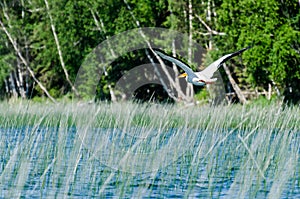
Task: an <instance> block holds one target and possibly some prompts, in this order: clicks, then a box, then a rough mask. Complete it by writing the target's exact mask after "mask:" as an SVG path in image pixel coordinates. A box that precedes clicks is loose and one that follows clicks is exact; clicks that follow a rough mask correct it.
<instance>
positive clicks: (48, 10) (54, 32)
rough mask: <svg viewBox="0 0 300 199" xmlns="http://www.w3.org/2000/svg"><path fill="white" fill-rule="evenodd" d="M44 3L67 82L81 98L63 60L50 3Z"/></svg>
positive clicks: (45, 0)
mask: <svg viewBox="0 0 300 199" xmlns="http://www.w3.org/2000/svg"><path fill="white" fill-rule="evenodd" d="M44 2H45V5H46V10H47V14H48V16H49V19H50V24H51V29H52V33H53V36H54V40H55V43H56V47H57V51H58V55H59V60H60V63H61V67H62V68H63V71H64V73H65V77H66V80H67V82H68V83H69V85H70V86H71V88H72V90H73V91H74V92H75V95H76V96H79V93H78V91H77V89H76V88H75V87H74V85H73V83H72V82H71V80H70V78H69V74H68V71H67V68H66V66H65V62H64V59H63V56H62V51H61V47H60V44H59V40H58V37H57V34H56V30H55V26H54V23H53V19H52V16H51V14H50V9H49V5H48V1H47V0H44Z"/></svg>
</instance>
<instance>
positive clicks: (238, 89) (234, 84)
mask: <svg viewBox="0 0 300 199" xmlns="http://www.w3.org/2000/svg"><path fill="white" fill-rule="evenodd" d="M223 68H224V70H225V72H226V75H227V77H228V79H229V81H230V83H231V85H232V88H233V89H234V91H235V93H236V95H237V97H238V98H239V100H240V102H241V103H242V104H246V103H247V100H246V98H245V96H244V95H243V93H242V91H241V89H240V87H239V86H238V85H237V83H236V82H235V81H234V79H233V78H232V76H231V73H230V70H229V69H228V67H227V65H226V64H225V63H224V64H223Z"/></svg>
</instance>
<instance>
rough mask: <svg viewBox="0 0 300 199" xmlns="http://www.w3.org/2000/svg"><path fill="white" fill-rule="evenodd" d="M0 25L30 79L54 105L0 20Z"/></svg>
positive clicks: (53, 100) (52, 99)
mask: <svg viewBox="0 0 300 199" xmlns="http://www.w3.org/2000/svg"><path fill="white" fill-rule="evenodd" d="M0 25H1V27H2V29H3V31H4V32H5V34H6V36H7V37H8V39H9V41H10V43H11V44H12V45H13V47H14V49H15V51H16V53H17V55H18V56H19V58H20V59H21V61H22V62H23V64H24V65H25V66H26V67H27V70H28V71H29V73H30V75H31V77H32V78H33V80H34V81H35V82H36V83H37V84H38V85H39V87H40V88H41V89H42V90H43V91H44V92H45V94H46V95H47V96H48V97H49V99H50V100H51V101H52V102H54V103H56V101H55V99H54V98H53V97H52V96H51V95H50V94H49V92H48V91H47V89H46V88H45V87H44V86H43V84H42V83H41V82H40V81H39V80H38V79H37V78H36V77H35V74H34V72H33V70H31V68H30V67H29V64H28V63H27V61H26V60H25V58H24V57H23V56H22V53H21V51H20V50H19V49H18V47H17V43H16V42H14V40H13V38H12V36H11V34H10V33H9V32H8V31H7V29H6V27H5V26H4V24H3V23H2V21H1V19H0Z"/></svg>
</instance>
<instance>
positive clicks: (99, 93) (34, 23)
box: [0, 0, 300, 104]
mask: <svg viewBox="0 0 300 199" xmlns="http://www.w3.org/2000/svg"><path fill="white" fill-rule="evenodd" d="M0 8H1V9H0V98H1V100H12V99H20V98H21V99H33V100H36V101H40V100H45V99H46V100H48V99H49V100H50V101H53V102H56V101H58V100H60V99H72V98H74V97H75V96H77V97H78V96H80V94H79V91H78V87H77V85H76V78H78V73H79V70H80V67H81V66H82V64H83V63H84V60H85V59H86V58H87V57H88V55H89V54H90V53H91V52H92V51H93V49H95V48H96V47H97V46H99V44H100V45H101V43H102V44H103V42H105V41H112V39H111V38H114V37H115V36H116V35H120V34H121V35H122V34H123V33H124V32H125V31H130V30H135V29H143V28H146V27H155V28H163V29H164V30H171V31H176V32H179V33H182V34H184V35H186V36H187V40H186V45H184V47H180V48H181V49H183V50H184V51H185V52H186V56H185V57H183V59H184V58H186V59H185V60H186V62H187V63H193V61H194V60H196V59H198V58H199V52H198V51H197V50H195V49H194V48H193V45H190V44H191V41H193V42H196V43H197V44H199V45H201V46H202V48H203V49H204V50H205V54H204V56H203V58H202V60H201V61H200V62H201V63H202V62H203V63H204V65H206V66H207V65H208V64H209V63H211V62H212V61H213V60H215V59H217V58H218V57H221V56H223V55H225V54H228V53H230V52H235V51H237V50H239V49H242V48H244V47H247V46H252V48H251V49H249V50H248V51H246V52H245V53H243V54H242V55H241V56H240V58H235V59H233V60H231V61H229V62H227V63H226V65H224V67H221V68H220V69H219V71H220V75H221V77H222V80H223V82H224V85H223V86H224V90H225V95H226V99H227V100H229V101H230V100H231V101H233V102H241V103H244V102H246V101H248V100H252V99H256V98H261V97H262V98H266V99H268V100H270V99H274V98H275V99H281V100H283V101H285V102H288V103H293V104H299V102H300V86H299V85H300V2H299V1H296V0H286V1H280V0H269V1H265V0H257V1H253V0H240V1H235V0H197V1H196V0H187V1H183V0H157V1H152V0H143V1H141V0H97V1H93V0H78V1H69V0H60V1H58V0H51V1H50V0H28V1H26V0H1V2H0ZM123 35H124V34H123ZM141 35H142V34H141ZM139 36H140V35H139V33H137V34H136V35H135V37H134V38H132V40H126V41H124V42H125V43H124V44H122V46H123V47H124V48H125V47H126V46H127V45H128V46H131V45H134V44H135V43H138V42H139V41H138V40H139V39H138V37H139ZM160 42H164V41H160ZM165 42H166V44H165V46H166V45H168V41H165ZM182 43H185V42H184V41H182ZM108 44H109V43H108ZM117 47H118V48H119V47H120V45H119V44H118V45H117ZM117 47H116V45H110V46H109V47H108V48H107V49H102V50H106V51H108V52H112V54H114V52H116V51H119V52H123V53H119V54H118V55H119V56H118V57H117V58H116V59H114V60H113V61H112V62H110V63H109V65H105V66H104V71H103V73H99V74H94V75H96V76H97V78H98V79H97V78H96V79H97V85H96V86H97V88H96V92H95V97H94V100H100V101H101V100H106V101H116V100H122V99H125V98H124V96H123V97H122V94H121V92H120V91H118V89H117V83H118V81H120V79H121V78H122V77H123V76H124V74H126V72H128V71H131V70H132V69H133V68H135V67H137V66H141V65H143V64H149V63H150V64H151V63H152V64H153V63H154V62H156V63H158V62H159V60H157V59H155V58H154V55H153V54H150V53H149V52H150V51H147V49H146V50H145V49H137V50H133V51H129V50H128V51H126V52H125V51H122V49H121V50H120V49H116V48H117ZM178 48H179V47H178V46H176V45H175V44H174V45H171V46H168V47H166V49H163V50H164V51H166V52H167V53H169V54H171V53H173V54H174V55H178V53H177V52H178ZM128 49H129V48H128ZM150 66H151V65H150ZM192 66H193V69H194V70H201V69H203V68H201V67H202V66H197V65H196V64H192ZM145 70H146V69H145ZM145 70H144V71H145ZM149 70H151V67H149ZM136 78H137V79H139V78H143V74H140V73H139V74H137V75H136ZM174 78H175V79H176V77H174ZM174 81H175V80H174ZM167 90H168V89H167ZM167 90H166V87H165V86H164V85H163V83H162V84H160V85H159V84H153V83H152V84H145V85H142V86H141V87H138V88H136V90H135V91H134V94H133V95H134V98H136V99H138V100H142V101H148V100H156V101H163V102H166V101H167V102H168V101H171V102H174V101H175V102H178V101H184V102H191V101H195V100H199V99H204V100H206V98H207V88H195V87H194V88H193V87H191V86H189V91H188V92H186V93H183V97H178V96H172V95H171V94H170V93H169V92H168V91H167ZM81 97H82V98H84V97H83V96H81Z"/></svg>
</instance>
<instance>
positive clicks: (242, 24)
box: [215, 0, 300, 100]
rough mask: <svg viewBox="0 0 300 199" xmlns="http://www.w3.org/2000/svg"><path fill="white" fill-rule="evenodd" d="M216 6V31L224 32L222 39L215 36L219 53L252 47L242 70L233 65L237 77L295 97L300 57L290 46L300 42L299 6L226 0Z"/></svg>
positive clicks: (249, 0)
mask: <svg viewBox="0 0 300 199" xmlns="http://www.w3.org/2000/svg"><path fill="white" fill-rule="evenodd" d="M218 6H219V8H218V9H217V13H218V26H217V28H218V30H220V31H222V32H225V33H226V36H224V37H219V38H218V37H216V41H215V42H216V45H217V46H218V48H219V49H220V50H221V51H220V52H224V51H225V50H226V51H234V50H236V49H239V48H242V47H245V46H248V45H253V48H252V49H251V50H249V51H248V52H245V53H244V56H243V57H244V59H243V63H244V64H245V65H246V66H247V67H246V68H245V70H243V69H242V68H238V67H237V66H235V68H236V70H235V72H236V73H240V74H238V76H240V77H241V78H243V80H244V81H245V82H246V83H247V84H248V85H251V87H252V88H254V87H261V88H263V89H267V87H268V84H272V85H273V86H275V87H278V88H279V89H280V91H281V94H284V95H286V93H287V90H290V91H291V92H293V93H294V94H293V95H294V96H295V97H296V96H297V95H298V94H296V92H299V89H298V87H299V86H298V85H299V84H298V83H299V79H300V55H299V52H297V50H295V49H293V46H297V45H299V43H300V32H299V24H300V13H299V5H298V3H297V2H295V1H292V0H287V1H277V0H270V1H263V0H258V1H251V0H242V1H239V2H237V1H233V0H225V1H223V2H220V4H219V5H218ZM240 82H241V81H240ZM297 90H298V91H297ZM298 100H299V99H298Z"/></svg>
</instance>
